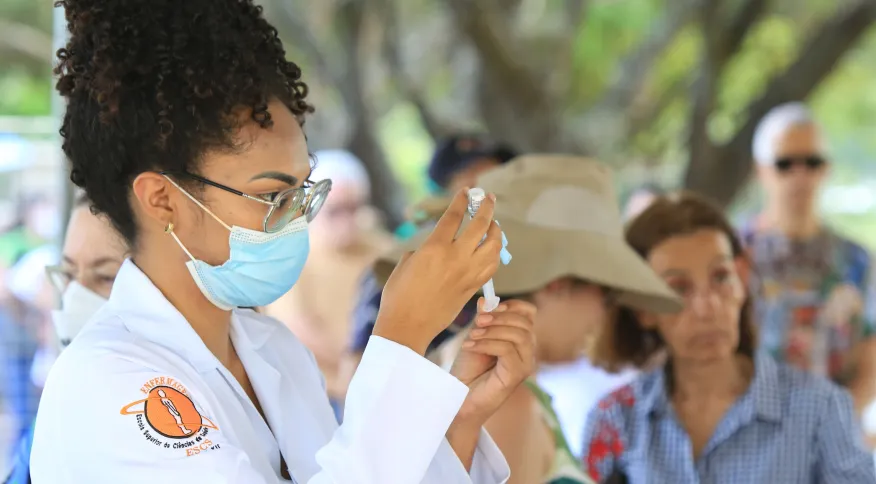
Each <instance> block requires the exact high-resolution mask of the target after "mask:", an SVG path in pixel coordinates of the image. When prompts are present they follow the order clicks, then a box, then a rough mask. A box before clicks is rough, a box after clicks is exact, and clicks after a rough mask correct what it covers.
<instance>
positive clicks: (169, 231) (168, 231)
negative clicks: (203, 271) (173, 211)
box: [164, 222, 195, 260]
mask: <svg viewBox="0 0 876 484" xmlns="http://www.w3.org/2000/svg"><path fill="white" fill-rule="evenodd" d="M164 233H166V234H169V235H170V236H171V237H173V240H175V241H176V243H177V245H179V247H180V249H182V250H183V252H185V253H186V255H187V256H189V259H191V260H195V256H193V255H192V253H191V252H189V249H186V246H185V245H183V243H182V242H181V241H180V240H179V237H177V236H176V233H174V231H173V222H169V223H168V224H167V226H166V227H164Z"/></svg>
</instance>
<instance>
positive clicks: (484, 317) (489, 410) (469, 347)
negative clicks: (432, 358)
mask: <svg viewBox="0 0 876 484" xmlns="http://www.w3.org/2000/svg"><path fill="white" fill-rule="evenodd" d="M478 307H479V308H482V307H483V298H481V300H480V301H478ZM534 317H535V306H533V305H532V304H529V303H526V302H523V301H513V300H512V301H505V302H503V303H502V304H500V305H499V307H498V308H496V310H495V311H493V312H492V313H483V312H482V313H481V314H480V315H478V318H477V320H476V322H475V325H476V326H475V329H473V330H472V331H471V332H470V333H469V334H468V337H467V338H466V340H465V342H464V343H463V344H462V349H461V351H460V353H459V356H457V358H456V360H455V361H454V362H453V368H452V369H451V370H450V373H451V374H452V375H453V376H455V377H456V378H458V379H459V380H460V381H461V382H463V383H465V384H466V385H468V387H469V393H468V396H467V397H466V399H465V401H464V402H463V403H462V408H460V410H459V413H458V414H457V415H456V418H455V419H454V421H453V424H452V425H451V426H450V429H448V431H447V440H448V441H449V442H450V445H451V447H453V450H454V451H456V454H457V456H459V458H460V460H462V462H463V465H465V466H466V468H468V467H469V466H470V465H471V459H472V458H473V456H474V450H475V448H476V447H477V442H478V439H479V437H480V430H481V427H482V426H483V425H484V424H485V423H486V421H487V419H489V418H490V417H491V416H492V415H493V414H494V413H495V412H496V410H498V409H499V407H500V406H501V405H502V404H503V403H505V401H506V400H507V399H508V397H509V396H511V394H512V393H514V390H516V389H517V387H518V386H519V385H520V383H522V382H523V380H525V379H526V378H528V377H529V376H530V375H531V374H532V372H533V371H534V370H535V334H534V332H533V328H532V324H533V319H534Z"/></svg>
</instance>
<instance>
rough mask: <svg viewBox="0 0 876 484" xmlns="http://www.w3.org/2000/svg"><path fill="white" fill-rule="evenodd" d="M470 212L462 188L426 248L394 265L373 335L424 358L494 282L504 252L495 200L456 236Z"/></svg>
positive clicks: (427, 240) (487, 203) (465, 193)
mask: <svg viewBox="0 0 876 484" xmlns="http://www.w3.org/2000/svg"><path fill="white" fill-rule="evenodd" d="M467 207H468V190H467V189H463V190H460V191H459V193H457V194H456V196H455V197H454V198H453V201H452V202H451V204H450V207H449V208H448V209H447V211H446V212H445V213H444V215H443V216H442V217H441V219H440V220H439V221H438V224H437V225H436V226H435V229H434V230H433V231H432V234H431V235H430V236H429V238H428V239H426V241H425V242H424V243H423V245H422V246H420V248H419V249H417V250H416V251H415V252H412V253H409V254H407V255H406V256H405V257H403V258H402V260H401V262H399V264H398V265H397V266H396V268H395V270H394V271H393V272H392V275H391V276H390V277H389V280H388V281H387V283H386V286H385V287H384V289H383V296H382V300H381V304H380V313H379V314H378V316H377V321H376V323H375V326H374V333H373V334H375V335H377V336H381V337H383V338H386V339H389V340H392V341H395V342H397V343H399V344H402V345H405V346H407V347H409V348H411V349H413V350H414V351H416V352H417V353H419V354H425V351H426V348H427V347H428V345H429V343H430V342H431V341H432V339H433V338H435V336H437V335H438V333H440V332H441V331H442V330H443V329H445V328H447V326H449V325H450V323H451V322H453V319H454V318H455V317H456V315H457V314H458V313H459V311H460V310H462V307H463V305H465V303H466V301H468V300H469V299H470V298H471V297H472V296H473V295H474V294H475V292H477V290H478V288H479V287H481V286H482V285H483V284H484V283H486V282H487V281H488V280H489V279H490V278H491V277H493V273H495V272H496V269H497V268H498V266H499V252H500V251H501V250H502V232H501V230H500V229H499V227H498V225H496V224H495V223H494V222H493V208H494V207H495V197H494V196H492V195H490V196H489V197H487V199H486V200H484V202H483V203H482V204H481V207H480V209H479V210H478V212H477V214H476V215H475V217H474V219H473V220H472V221H471V223H470V224H469V225H468V227H466V229H465V230H464V231H463V232H462V233H461V234H460V236H459V237H456V234H457V232H458V231H459V227H460V225H461V224H462V221H463V219H464V217H465V216H466V209H467ZM484 235H486V239H484ZM482 241H483V242H482Z"/></svg>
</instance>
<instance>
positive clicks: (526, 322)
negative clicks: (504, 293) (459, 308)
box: [475, 303, 532, 331]
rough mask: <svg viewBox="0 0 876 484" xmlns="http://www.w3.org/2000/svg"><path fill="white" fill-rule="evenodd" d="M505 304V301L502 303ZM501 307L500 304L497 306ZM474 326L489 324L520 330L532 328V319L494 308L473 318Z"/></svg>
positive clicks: (482, 326)
mask: <svg viewBox="0 0 876 484" xmlns="http://www.w3.org/2000/svg"><path fill="white" fill-rule="evenodd" d="M502 304H505V303H502ZM499 307H501V305H500V306H499ZM506 307H507V306H506ZM475 326H477V327H479V328H487V327H491V326H512V327H515V328H520V329H522V330H526V331H531V330H532V319H530V318H528V317H526V316H525V315H522V314H519V313H513V312H508V310H507V309H504V310H500V309H499V308H496V309H495V310H494V311H493V312H491V313H481V314H478V316H477V317H476V318H475Z"/></svg>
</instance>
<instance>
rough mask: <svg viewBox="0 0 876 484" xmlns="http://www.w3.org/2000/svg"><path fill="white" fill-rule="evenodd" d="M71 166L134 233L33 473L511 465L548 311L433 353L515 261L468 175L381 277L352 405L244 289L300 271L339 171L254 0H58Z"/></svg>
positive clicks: (264, 472)
mask: <svg viewBox="0 0 876 484" xmlns="http://www.w3.org/2000/svg"><path fill="white" fill-rule="evenodd" d="M59 3H60V4H61V5H62V6H63V7H64V8H65V9H66V16H67V21H68V27H69V30H70V33H71V38H70V40H69V42H68V44H67V46H66V47H65V48H64V49H61V50H60V52H59V57H60V64H59V66H58V68H57V71H58V73H59V74H60V80H59V81H58V88H59V90H60V92H61V94H62V95H64V96H65V97H66V100H67V111H66V114H65V117H64V122H63V127H62V130H61V133H62V135H63V137H64V145H63V147H64V151H65V153H66V155H67V157H68V158H69V159H70V161H71V163H72V176H71V178H72V180H73V182H74V183H75V184H77V185H78V186H80V187H82V188H84V189H85V191H86V192H87V194H88V197H89V199H90V200H91V201H92V203H93V206H94V208H95V209H96V210H98V211H100V212H102V213H105V214H106V215H107V216H108V218H109V219H110V221H112V223H113V224H114V226H115V227H116V228H117V229H118V231H119V232H120V233H121V234H122V236H123V237H124V238H125V239H126V241H127V243H128V245H129V246H130V247H131V258H130V259H129V260H128V261H126V262H125V263H124V264H123V265H122V267H121V269H120V270H119V273H118V276H117V277H116V281H115V284H114V286H113V292H112V295H111V296H110V298H109V301H108V302H107V304H106V305H105V306H104V307H103V308H102V310H101V311H100V313H99V314H98V315H97V316H96V317H95V318H94V319H93V320H92V321H91V322H90V323H89V324H88V326H87V327H86V328H85V329H84V330H83V331H82V333H81V334H80V335H79V336H77V338H76V340H75V341H74V342H73V343H72V344H71V345H70V347H69V348H68V349H67V350H65V351H64V353H63V354H62V355H61V356H60V358H59V359H58V361H57V363H56V364H55V366H54V368H53V369H52V372H51V373H50V375H49V377H48V381H47V383H46V388H45V392H44V394H43V400H42V401H41V403H40V409H39V413H38V416H37V422H36V429H35V432H34V447H33V455H32V458H31V472H32V475H33V478H34V482H35V483H37V484H43V483H52V484H56V483H82V482H88V483H119V482H124V483H126V484H138V483H144V484H145V483H149V484H153V483H156V482H208V483H211V484H213V483H215V484H232V483H233V484H267V483H279V482H288V481H292V482H297V483H301V484H303V483H311V484H323V483H335V484H349V483H357V484H358V483H363V484H372V483H373V484H390V483H403V484H407V483H416V482H428V483H436V484H437V483H451V482H452V483H464V482H477V483H499V482H504V481H505V480H506V479H507V478H508V474H509V471H508V467H507V464H506V462H505V460H504V458H503V457H502V455H501V453H500V452H499V450H498V449H497V447H496V446H495V444H493V442H492V440H491V439H490V438H489V436H488V435H487V434H486V433H485V432H484V431H483V430H482V424H483V423H484V422H485V421H486V420H487V419H488V418H489V416H490V415H491V414H492V413H493V412H494V411H495V409H496V408H498V407H499V406H500V405H501V404H502V402H503V401H504V400H505V399H506V398H507V396H508V395H509V394H510V393H511V392H513V391H514V388H515V387H516V386H517V385H518V384H519V383H520V382H522V381H523V379H524V378H525V377H526V376H527V375H528V374H529V372H530V371H531V370H532V364H533V363H532V351H533V343H532V340H533V338H532V334H531V322H532V313H533V309H532V307H531V306H530V305H527V304H526V303H519V304H514V305H512V306H509V307H507V308H506V309H507V310H506V311H502V312H501V313H497V314H496V318H495V320H496V323H497V324H496V327H495V329H493V330H492V331H491V332H490V337H489V338H487V339H485V340H484V341H483V342H481V343H480V344H479V345H477V347H476V349H475V351H474V354H475V355H476V356H474V357H473V356H471V354H470V355H469V357H468V358H466V359H465V360H464V361H461V362H460V365H458V366H459V368H457V369H456V370H455V373H454V374H453V375H450V374H447V373H446V372H444V371H442V370H441V369H440V368H438V367H436V366H435V365H433V364H432V363H430V362H428V361H427V360H426V359H425V358H424V357H423V354H424V352H425V351H426V347H427V346H428V344H429V342H430V341H431V340H432V339H433V338H434V336H435V335H436V334H438V333H439V332H440V331H441V330H443V329H444V328H445V327H446V326H447V325H449V324H450V322H451V321H452V320H453V317H454V316H455V315H456V314H457V313H458V312H459V310H460V309H461V308H462V306H463V304H464V303H465V302H466V301H467V300H468V299H469V298H470V297H471V296H472V295H473V294H474V293H475V291H476V290H477V288H478V287H480V285H482V284H483V283H484V282H486V281H487V280H488V279H489V278H490V277H491V276H492V274H493V272H494V271H495V270H496V268H497V266H498V264H499V253H500V250H501V246H502V242H501V231H500V230H499V229H498V227H497V226H496V224H494V223H492V213H493V207H494V201H493V198H490V199H488V200H487V201H486V202H485V203H484V205H483V208H481V210H480V212H479V213H478V216H477V217H476V218H475V220H474V221H473V222H472V223H471V224H469V225H468V226H467V227H466V228H465V229H464V230H463V231H462V232H461V234H459V236H458V237H457V232H458V231H459V226H460V224H461V222H462V218H463V214H464V213H465V208H466V202H467V200H466V194H465V193H464V192H463V191H461V192H460V193H458V194H457V195H456V197H455V199H454V200H453V202H452V204H451V206H450V208H449V209H448V211H447V213H446V214H445V216H444V217H443V218H442V219H441V221H440V222H439V223H438V225H437V226H436V228H435V230H434V232H433V233H432V235H431V237H430V239H429V241H428V243H427V244H426V246H425V247H424V248H423V249H422V250H420V251H417V252H415V253H413V254H411V255H409V256H408V257H406V259H405V261H404V262H403V263H402V264H400V266H399V268H398V269H397V270H396V271H395V273H394V274H393V276H392V279H391V280H390V281H389V282H388V284H387V286H386V289H385V291H384V299H383V305H382V307H381V313H380V316H379V318H378V321H377V324H376V326H375V330H374V336H373V337H372V338H371V341H370V343H369V345H368V348H367V349H366V351H365V354H364V356H363V358H362V364H361V366H360V367H359V370H358V372H357V374H356V376H355V377H354V378H353V381H352V383H351V385H350V389H349V392H348V395H347V399H346V411H345V415H344V424H343V425H342V426H340V427H338V424H337V422H336V420H335V418H334V416H333V414H332V409H331V407H330V406H329V403H328V399H327V397H326V394H325V388H324V385H323V381H322V377H321V375H320V373H319V370H318V368H317V366H316V363H315V361H314V358H313V356H312V355H311V354H310V352H308V351H307V350H306V349H305V347H304V346H303V345H302V344H301V342H300V341H299V340H297V339H296V338H295V337H294V336H293V335H292V333H291V332H289V331H288V330H287V329H286V328H285V327H284V326H283V325H282V324H281V323H279V322H278V321H276V320H274V319H271V318H268V317H266V316H263V315H260V314H258V313H255V312H253V311H251V310H248V309H242V308H252V307H261V306H265V305H268V304H270V303H272V302H274V301H275V300H276V299H277V298H278V297H280V296H281V295H283V294H285V293H286V292H288V291H289V289H290V288H291V287H292V286H293V285H294V284H295V282H296V280H297V278H298V276H299V274H300V273H301V269H302V266H303V264H304V261H305V259H306V258H307V254H308V248H309V245H308V244H309V242H308V235H307V225H308V223H309V222H310V221H312V220H313V218H314V217H316V216H317V215H318V212H319V210H320V208H321V206H322V202H323V200H324V198H325V196H326V194H327V193H328V192H329V190H330V188H331V181H329V180H325V181H321V182H319V183H310V182H309V181H308V178H309V175H310V172H311V168H312V167H311V163H310V158H309V156H308V150H307V145H306V140H305V136H304V132H303V130H302V124H303V121H304V117H305V115H306V114H307V113H308V112H310V111H311V110H312V109H311V107H310V106H309V105H308V104H307V103H306V101H305V95H306V93H307V87H306V85H305V84H304V83H303V82H302V81H301V71H300V69H299V68H298V66H296V65H295V64H293V63H291V62H288V61H286V60H285V53H284V50H283V46H282V44H281V42H280V40H279V39H278V38H277V31H276V30H275V29H274V28H273V27H272V26H271V25H270V24H268V23H267V22H266V21H265V19H264V18H263V17H262V10H261V8H260V7H256V6H254V5H253V4H252V2H251V1H250V0H189V1H186V2H179V1H175V0H149V1H147V0H129V1H124V2H111V3H105V2H98V3H95V2H92V1H89V0H67V1H61V2H59Z"/></svg>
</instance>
